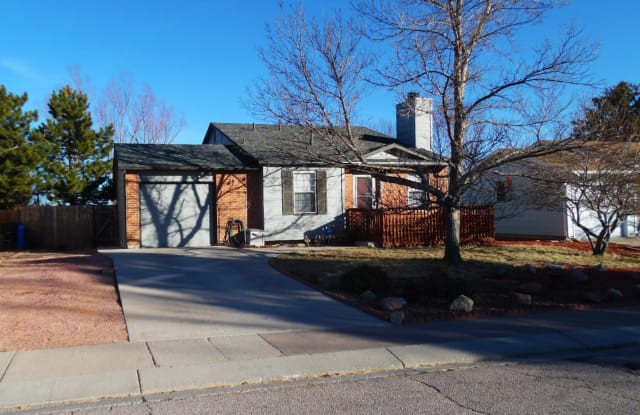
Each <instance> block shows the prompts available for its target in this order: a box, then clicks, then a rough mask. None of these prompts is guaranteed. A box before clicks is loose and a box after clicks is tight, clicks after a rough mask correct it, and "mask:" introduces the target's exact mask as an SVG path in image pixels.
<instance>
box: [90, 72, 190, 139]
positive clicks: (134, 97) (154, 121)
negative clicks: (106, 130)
mask: <svg viewBox="0 0 640 415" xmlns="http://www.w3.org/2000/svg"><path fill="white" fill-rule="evenodd" d="M96 113H97V118H98V121H99V122H100V123H101V124H102V125H109V124H113V126H114V129H115V132H116V133H115V136H114V140H115V142H116V143H141V144H142V143H147V144H169V143H171V142H173V141H174V140H175V139H176V137H177V136H178V134H179V133H180V131H181V129H182V128H183V127H184V125H185V120H184V117H183V116H182V115H179V114H177V113H176V112H175V111H174V110H173V108H171V107H170V106H169V105H168V104H167V103H166V102H165V101H164V100H162V99H159V98H158V97H157V96H156V94H155V93H154V92H153V89H152V88H151V87H150V86H149V85H147V84H145V85H144V86H143V88H142V90H141V91H138V90H136V87H135V85H134V82H133V80H132V78H131V77H129V76H122V77H121V78H120V79H119V80H115V79H114V80H112V81H111V82H110V83H109V85H108V86H107V87H106V88H105V90H104V92H103V93H102V96H101V97H100V99H99V100H98V103H97V108H96Z"/></svg>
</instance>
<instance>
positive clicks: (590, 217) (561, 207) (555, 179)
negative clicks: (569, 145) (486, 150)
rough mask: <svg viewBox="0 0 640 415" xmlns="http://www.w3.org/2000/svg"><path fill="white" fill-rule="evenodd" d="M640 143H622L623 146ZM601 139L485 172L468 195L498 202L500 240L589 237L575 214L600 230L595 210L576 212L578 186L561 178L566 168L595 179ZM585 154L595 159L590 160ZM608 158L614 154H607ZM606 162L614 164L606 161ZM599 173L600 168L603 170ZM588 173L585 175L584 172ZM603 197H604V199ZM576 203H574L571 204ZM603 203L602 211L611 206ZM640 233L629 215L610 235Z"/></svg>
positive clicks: (585, 222) (497, 227) (594, 228)
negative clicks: (588, 160) (579, 146)
mask: <svg viewBox="0 0 640 415" xmlns="http://www.w3.org/2000/svg"><path fill="white" fill-rule="evenodd" d="M627 145H632V146H637V143H626V144H625V143H623V144H621V146H627ZM601 147H602V146H601V145H600V144H599V143H593V144H589V145H588V147H583V148H582V149H575V150H571V151H561V152H557V153H552V154H548V155H545V156H541V157H536V158H534V159H530V160H525V161H522V162H514V163H510V164H507V165H505V166H502V167H500V168H499V169H497V171H496V172H495V173H494V174H490V175H487V176H486V177H484V178H483V179H482V181H481V182H480V184H479V185H478V186H477V187H476V188H475V189H474V191H473V192H471V193H472V194H471V195H470V196H471V197H470V198H472V199H475V200H478V199H481V202H479V203H495V206H496V237H497V238H502V239H539V240H564V239H578V240H583V239H586V238H587V236H586V234H585V232H584V231H583V230H582V229H581V228H580V227H579V226H577V225H576V223H575V220H574V218H577V217H578V216H579V219H580V223H582V224H583V225H585V226H587V227H588V228H589V229H592V230H599V229H601V225H600V224H599V221H598V218H597V213H596V212H595V211H594V210H592V209H589V208H588V207H587V206H585V205H582V204H581V205H579V206H580V211H577V210H576V201H577V200H578V199H577V198H576V192H579V191H582V190H581V189H582V188H581V189H576V187H575V186H573V185H572V184H571V183H569V182H567V181H566V180H564V179H563V177H567V176H565V175H566V174H567V173H568V172H573V173H574V174H578V175H581V176H580V177H590V176H589V175H591V174H592V175H593V180H597V178H596V176H597V172H596V171H595V169H597V168H600V167H599V166H598V164H597V159H595V157H596V156H598V154H599V153H598V152H597V151H593V150H590V149H595V148H601ZM584 157H591V158H593V160H591V161H590V162H587V161H585V159H584ZM604 157H611V154H607V155H605V156H604ZM607 163H608V164H607V166H612V164H611V163H609V162H607ZM600 173H601V172H600ZM585 174H586V175H587V176H584V175H585ZM612 183H615V181H613V182H612ZM603 200H605V198H603ZM571 201H573V202H571ZM609 206H611V205H606V206H603V207H602V209H601V210H603V211H605V210H608V209H609ZM637 232H638V217H637V216H636V215H635V214H630V215H628V216H626V217H625V218H624V220H623V221H622V223H621V224H620V225H619V226H618V227H617V228H616V229H614V231H613V233H612V235H611V236H622V237H627V236H631V235H635V234H636V233H637Z"/></svg>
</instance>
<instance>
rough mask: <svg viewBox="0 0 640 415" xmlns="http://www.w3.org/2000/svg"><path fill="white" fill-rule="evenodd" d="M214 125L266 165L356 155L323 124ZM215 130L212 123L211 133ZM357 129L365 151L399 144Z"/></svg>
mask: <svg viewBox="0 0 640 415" xmlns="http://www.w3.org/2000/svg"><path fill="white" fill-rule="evenodd" d="M212 126H214V127H215V128H216V129H217V130H218V131H220V132H221V133H223V134H224V135H225V136H226V137H227V138H228V139H229V140H231V141H233V142H234V143H235V144H237V145H238V147H239V148H240V149H241V150H242V151H243V152H244V153H246V154H248V155H250V156H251V157H253V158H254V159H255V160H256V161H257V162H258V163H259V164H263V165H265V164H266V165H303V164H304V165H317V164H325V163H323V160H327V161H334V162H336V161H344V160H345V159H346V158H348V159H350V160H354V159H355V157H354V152H353V151H352V150H350V149H348V147H347V146H346V145H344V144H341V143H340V141H339V140H336V137H335V136H331V135H329V134H325V133H324V132H323V131H322V129H320V128H317V129H314V130H313V132H312V130H311V129H309V128H307V127H303V126H292V125H273V124H238V123H213V124H212ZM211 131H212V128H211V127H210V128H209V131H208V133H209V132H211ZM353 133H354V134H355V135H356V136H358V137H359V140H358V144H359V146H360V152H361V153H362V154H367V153H370V152H372V151H375V150H376V149H379V148H382V147H385V146H388V145H390V144H398V142H397V140H396V139H395V138H393V137H389V136H387V135H384V134H382V133H379V132H377V131H374V130H371V129H369V128H366V127H354V128H353ZM207 138H208V137H205V140H206V139H207ZM400 147H402V146H400ZM411 150H412V151H413V152H414V153H418V154H420V155H422V156H423V157H426V158H433V159H438V160H441V158H440V157H438V156H437V155H435V154H434V153H432V152H430V151H426V150H416V149H411Z"/></svg>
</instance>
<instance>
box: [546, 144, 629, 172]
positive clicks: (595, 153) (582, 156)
mask: <svg viewBox="0 0 640 415" xmlns="http://www.w3.org/2000/svg"><path fill="white" fill-rule="evenodd" d="M638 156H640V143H637V142H602V141H589V142H586V143H584V144H582V145H581V146H579V147H576V148H572V149H569V150H563V151H558V152H555V153H551V154H547V155H544V156H540V157H538V159H539V160H542V161H544V162H546V163H548V164H550V165H552V166H555V167H560V168H568V169H581V168H584V167H585V165H587V164H586V163H589V164H590V163H593V162H597V161H600V160H601V161H604V162H607V163H608V162H612V161H614V162H620V163H622V160H623V159H624V160H625V161H627V162H628V161H632V160H634V159H637V158H638Z"/></svg>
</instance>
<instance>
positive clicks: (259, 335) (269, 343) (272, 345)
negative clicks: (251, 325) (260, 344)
mask: <svg viewBox="0 0 640 415" xmlns="http://www.w3.org/2000/svg"><path fill="white" fill-rule="evenodd" d="M258 337H260V338H261V339H262V340H264V341H265V342H266V343H267V344H268V345H269V346H271V347H273V348H274V349H276V350H277V351H279V352H280V354H281V355H282V356H287V354H286V353H284V352H283V351H282V350H280V349H279V348H278V346H276V345H275V344H273V343H271V342H270V341H269V340H267V339H265V338H264V336H263V335H262V334H260V333H258Z"/></svg>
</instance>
